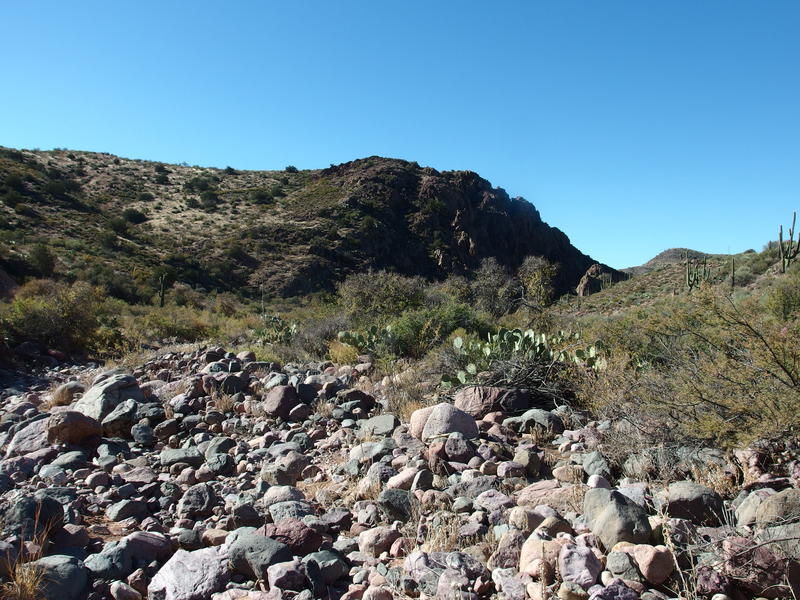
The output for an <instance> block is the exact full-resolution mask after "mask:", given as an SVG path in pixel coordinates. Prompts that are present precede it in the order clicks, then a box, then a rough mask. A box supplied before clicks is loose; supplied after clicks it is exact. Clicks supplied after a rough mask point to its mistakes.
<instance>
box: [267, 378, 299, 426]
mask: <svg viewBox="0 0 800 600" xmlns="http://www.w3.org/2000/svg"><path fill="white" fill-rule="evenodd" d="M299 402H300V398H299V396H298V395H297V390H296V389H295V388H294V387H292V386H291V385H279V386H276V387H274V388H272V389H271V390H270V391H269V393H268V394H267V397H266V398H264V401H263V403H262V406H263V408H264V411H265V412H266V413H267V414H268V415H270V416H272V417H280V418H281V419H284V420H286V419H288V418H289V413H290V412H291V411H292V409H293V408H294V407H295V406H297V404H298V403H299Z"/></svg>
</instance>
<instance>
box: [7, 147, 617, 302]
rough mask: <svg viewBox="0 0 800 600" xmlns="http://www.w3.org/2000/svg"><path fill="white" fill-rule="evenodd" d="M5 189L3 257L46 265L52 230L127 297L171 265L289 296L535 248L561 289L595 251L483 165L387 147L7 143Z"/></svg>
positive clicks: (201, 281) (88, 273) (437, 273)
mask: <svg viewBox="0 0 800 600" xmlns="http://www.w3.org/2000/svg"><path fill="white" fill-rule="evenodd" d="M0 200H2V201H3V204H0V227H5V228H6V229H10V230H12V231H14V238H15V239H14V243H13V244H8V245H7V246H5V247H3V248H0V250H3V251H4V257H5V258H4V260H3V261H2V264H0V267H5V268H6V270H7V271H8V272H9V273H10V274H12V275H16V276H31V275H32V274H35V273H34V272H33V271H32V270H31V268H30V265H28V266H27V267H26V263H25V257H26V256H28V255H29V254H30V250H31V249H32V247H33V246H34V245H35V244H45V245H47V246H48V247H50V248H51V249H52V250H53V251H54V253H55V255H56V263H55V272H56V275H59V274H61V275H66V276H68V277H70V278H72V279H76V278H77V279H81V278H85V279H87V280H90V281H93V282H95V283H102V284H104V285H106V286H107V287H109V288H111V289H112V293H115V294H116V293H117V292H119V294H118V295H121V296H130V297H131V298H130V299H134V297H135V295H136V294H137V293H145V292H139V291H137V290H146V289H147V286H148V285H149V286H150V287H151V288H152V285H153V284H152V282H153V281H156V280H157V278H158V277H159V276H160V275H159V274H160V273H163V272H164V271H167V272H168V274H169V278H171V280H172V281H174V282H181V283H184V284H187V285H191V286H194V287H201V288H204V289H218V290H229V291H234V292H236V293H241V294H249V295H256V294H260V293H262V292H263V293H267V294H276V295H284V296H289V295H298V294H306V293H309V292H315V291H320V290H326V289H327V290H330V289H333V288H334V287H335V285H336V283H337V282H338V281H340V280H341V279H343V278H344V277H346V276H347V275H348V274H349V273H353V272H358V271H365V270H368V269H388V270H392V271H396V272H399V273H403V274H408V275H421V276H423V277H426V278H429V279H442V278H444V277H446V276H447V275H449V274H458V275H465V276H469V275H470V273H471V272H472V271H473V270H474V269H475V268H477V267H478V266H479V264H480V262H481V260H483V259H484V258H488V257H494V258H496V259H497V261H498V262H500V263H501V264H503V265H505V266H507V267H508V268H510V269H515V268H516V267H518V266H519V265H520V263H521V262H522V261H523V260H524V258H525V257H526V256H529V255H538V256H543V257H545V258H547V259H548V260H549V261H551V262H553V263H557V264H558V266H559V271H558V278H557V281H556V288H557V291H558V292H559V293H564V292H567V291H570V290H574V289H575V287H576V286H577V284H578V282H579V280H580V278H581V276H582V275H583V274H584V273H585V272H586V271H587V269H589V267H591V266H592V264H594V263H595V262H596V261H594V260H592V259H591V258H590V257H589V256H586V255H585V254H583V253H582V252H580V251H579V250H578V249H577V248H575V247H574V246H572V244H570V241H569V239H568V238H567V236H566V235H564V233H562V232H561V231H560V230H558V229H556V228H554V227H550V226H549V225H547V224H546V223H544V222H543V221H542V219H541V217H540V216H539V213H538V211H537V210H536V208H535V207H534V206H533V205H532V204H530V203H529V202H526V201H525V200H523V199H521V198H510V197H509V196H508V194H506V192H505V191H504V190H502V189H500V188H493V187H492V186H491V184H490V183H489V182H488V181H486V180H485V179H482V178H481V177H479V176H478V175H477V174H476V173H473V172H470V171H449V172H438V171H436V170H434V169H431V168H423V167H420V166H419V165H418V164H416V163H411V162H407V161H402V160H395V159H386V158H380V157H370V158H366V159H360V160H354V161H352V162H348V163H344V164H341V165H337V166H331V167H330V168H328V169H323V170H317V171H296V170H294V169H289V168H287V170H286V171H237V170H235V169H232V168H227V169H224V170H222V169H209V168H201V167H189V166H187V165H165V164H162V163H153V162H147V161H136V160H127V159H121V158H118V157H114V156H112V155H109V154H97V153H88V152H68V151H52V152H29V151H14V150H3V152H0ZM8 239H9V237H8V236H6V238H3V240H8ZM0 243H3V244H6V243H7V241H0ZM26 268H27V269H28V270H27V271H25V269H26ZM603 268H604V270H609V271H612V270H611V269H608V268H607V267H603ZM137 286H138V287H137Z"/></svg>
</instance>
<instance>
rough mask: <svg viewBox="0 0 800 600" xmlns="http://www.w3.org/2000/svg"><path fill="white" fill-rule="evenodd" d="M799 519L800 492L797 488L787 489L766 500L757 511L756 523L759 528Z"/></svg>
mask: <svg viewBox="0 0 800 600" xmlns="http://www.w3.org/2000/svg"><path fill="white" fill-rule="evenodd" d="M798 519H800V490H798V489H795V488H787V489H785V490H783V491H780V492H778V493H777V494H773V495H771V496H769V497H767V498H765V499H764V500H763V501H762V502H761V503H760V504H759V506H758V508H757V509H756V511H755V522H756V525H758V526H759V527H765V526H767V525H771V524H773V523H778V522H781V523H788V522H791V521H797V520H798Z"/></svg>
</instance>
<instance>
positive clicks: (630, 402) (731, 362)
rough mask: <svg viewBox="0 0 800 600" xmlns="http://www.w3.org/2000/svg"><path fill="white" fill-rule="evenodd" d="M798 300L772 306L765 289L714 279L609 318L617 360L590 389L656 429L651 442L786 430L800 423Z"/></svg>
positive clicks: (611, 411) (600, 407)
mask: <svg viewBox="0 0 800 600" xmlns="http://www.w3.org/2000/svg"><path fill="white" fill-rule="evenodd" d="M795 302H796V300H795V299H793V298H790V301H789V302H784V301H783V300H781V301H780V302H778V303H777V305H778V310H777V311H775V310H764V306H763V304H762V303H761V302H760V301H759V298H758V297H757V296H751V297H746V298H744V299H742V300H734V299H732V298H730V297H728V296H726V295H725V294H724V293H722V292H721V290H715V289H713V288H706V289H701V290H699V292H698V293H693V294H691V295H689V296H683V297H680V298H670V299H664V300H662V302H660V303H659V304H657V305H656V306H654V307H649V308H648V309H647V310H640V311H636V312H635V313H633V314H630V315H629V316H627V317H626V318H624V319H619V320H612V321H607V322H605V323H602V324H601V329H602V334H601V340H600V341H601V344H602V347H603V348H604V352H603V354H604V356H605V357H606V358H607V359H608V363H609V365H610V368H609V369H608V370H607V371H606V372H605V373H602V374H600V375H598V376H597V377H595V378H592V379H591V380H590V381H589V382H588V384H587V386H586V389H585V391H584V394H583V398H584V399H585V401H586V402H587V403H589V404H590V405H591V406H592V407H593V408H594V409H595V410H597V411H599V412H600V413H601V414H602V415H605V416H608V417H611V418H614V417H615V416H616V417H624V418H625V419H626V420H628V421H630V422H632V423H634V424H635V425H636V427H637V429H638V430H639V431H642V432H645V433H647V432H650V433H652V435H650V434H648V436H650V437H651V439H652V440H653V442H652V443H659V442H663V443H676V444H686V443H688V442H689V441H690V440H695V441H696V440H701V441H702V440H706V441H708V440H712V441H714V442H715V443H720V444H725V445H738V444H742V443H749V442H751V441H753V440H754V439H761V438H777V437H781V436H784V435H787V434H788V433H789V432H791V431H793V430H795V429H796V428H797V427H799V426H800V324H799V323H798V321H797V319H796V312H795V311H796V308H787V306H788V307H794V306H796V305H795ZM774 312H778V313H779V315H780V316H781V317H783V316H788V317H789V318H790V319H792V318H793V320H789V321H786V320H782V319H777V318H776V315H775V314H773V313H774ZM656 431H658V432H660V433H658V434H656ZM659 435H660V436H662V437H660V438H659V437H658V436H659Z"/></svg>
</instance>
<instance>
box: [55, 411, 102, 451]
mask: <svg viewBox="0 0 800 600" xmlns="http://www.w3.org/2000/svg"><path fill="white" fill-rule="evenodd" d="M101 434H102V428H101V427H100V423H99V422H98V421H97V420H96V419H93V418H92V417H87V416H86V415H84V414H83V413H79V412H77V411H74V410H65V411H63V412H57V413H55V414H52V415H50V418H49V419H48V420H47V441H48V442H50V443H51V444H76V445H82V444H86V443H90V442H93V441H97V440H99V439H100V436H101Z"/></svg>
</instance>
